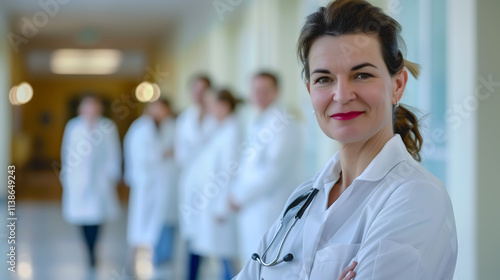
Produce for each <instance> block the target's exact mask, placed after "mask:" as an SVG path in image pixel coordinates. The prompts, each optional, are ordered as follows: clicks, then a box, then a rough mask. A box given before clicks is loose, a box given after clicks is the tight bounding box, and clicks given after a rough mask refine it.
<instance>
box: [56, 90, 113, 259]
mask: <svg viewBox="0 0 500 280" xmlns="http://www.w3.org/2000/svg"><path fill="white" fill-rule="evenodd" d="M78 113H79V116H78V117H76V118H74V119H71V120H70V121H69V122H68V124H67V125H66V128H65V130H64V136H63V142H62V148H61V163H62V169H61V174H60V177H61V178H60V179H61V184H62V186H63V197H62V210H63V216H64V218H65V219H66V221H67V222H68V223H70V224H75V225H79V226H81V227H82V231H83V234H84V237H85V241H86V244H87V248H88V252H89V257H90V258H89V260H90V265H91V266H92V267H94V266H95V264H96V258H95V249H94V248H95V243H96V240H97V236H98V232H99V227H100V225H101V224H103V223H104V222H106V221H109V220H111V219H114V218H116V217H117V216H118V215H119V212H120V207H119V201H118V196H117V194H116V186H117V184H118V182H119V180H120V178H121V148H120V138H119V136H118V130H117V129H116V125H115V124H114V123H113V121H111V120H110V119H107V118H105V117H102V115H101V114H102V103H101V100H100V99H99V98H98V97H97V96H95V95H91V94H89V95H86V96H84V97H83V98H82V101H81V103H80V105H79V107H78Z"/></svg>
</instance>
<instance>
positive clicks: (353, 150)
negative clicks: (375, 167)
mask: <svg viewBox="0 0 500 280" xmlns="http://www.w3.org/2000/svg"><path fill="white" fill-rule="evenodd" d="M386 130H387V129H386ZM393 135H394V134H393V131H392V128H391V130H390V131H381V132H380V133H377V134H376V135H374V136H373V137H371V138H370V139H368V140H367V141H364V142H356V143H348V144H341V145H340V149H339V155H340V166H341V169H342V176H341V180H342V181H341V182H340V183H342V185H341V186H342V187H341V188H342V189H343V190H345V189H347V188H348V187H349V186H350V185H351V184H352V182H353V181H354V179H356V178H357V177H358V176H360V175H361V174H362V173H363V171H365V169H366V167H368V165H369V164H370V162H372V160H373V159H374V158H375V156H377V154H378V153H379V152H380V150H382V148H383V147H384V145H385V144H386V143H387V141H389V140H390V139H391V138H392V137H393Z"/></svg>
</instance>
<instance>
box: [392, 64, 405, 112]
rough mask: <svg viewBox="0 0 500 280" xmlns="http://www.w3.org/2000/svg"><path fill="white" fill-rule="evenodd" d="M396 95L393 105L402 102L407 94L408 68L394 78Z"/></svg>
mask: <svg viewBox="0 0 500 280" xmlns="http://www.w3.org/2000/svg"><path fill="white" fill-rule="evenodd" d="M393 79H394V95H393V98H392V104H394V105H396V104H397V103H398V101H400V100H401V98H402V97H403V94H404V92H405V88H406V83H407V82H408V70H407V69H406V67H403V69H402V70H401V71H400V72H399V73H397V74H396V75H395V76H394V78H393Z"/></svg>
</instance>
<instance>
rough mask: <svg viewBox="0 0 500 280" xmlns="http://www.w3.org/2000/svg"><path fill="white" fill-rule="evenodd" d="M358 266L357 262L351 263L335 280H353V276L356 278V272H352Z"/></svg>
mask: <svg viewBox="0 0 500 280" xmlns="http://www.w3.org/2000/svg"><path fill="white" fill-rule="evenodd" d="M357 265H358V263H357V262H352V264H351V265H350V266H348V267H346V268H345V269H344V270H343V271H342V273H341V274H340V276H339V278H337V280H351V279H354V276H356V272H354V269H355V268H356V266H357Z"/></svg>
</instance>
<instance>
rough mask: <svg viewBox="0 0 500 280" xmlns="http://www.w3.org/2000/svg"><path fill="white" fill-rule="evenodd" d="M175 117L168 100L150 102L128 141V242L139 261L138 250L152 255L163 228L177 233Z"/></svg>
mask: <svg viewBox="0 0 500 280" xmlns="http://www.w3.org/2000/svg"><path fill="white" fill-rule="evenodd" d="M171 116H172V114H171V110H170V104H169V103H168V101H166V100H164V99H159V100H157V101H155V102H153V103H148V104H147V105H146V109H145V114H144V115H143V116H141V117H140V118H138V119H137V120H135V121H134V122H133V123H132V125H131V126H130V128H129V130H128V132H127V134H126V135H125V139H124V151H125V180H126V182H127V184H128V185H129V186H130V199H129V214H128V229H127V241H128V243H129V246H130V247H131V248H132V249H133V251H134V255H135V257H136V261H137V257H138V256H139V255H137V253H138V251H137V250H145V251H146V252H149V253H152V250H153V248H154V247H155V246H156V244H157V243H158V242H159V239H160V233H161V232H162V229H163V228H164V227H167V228H169V229H170V231H173V227H174V226H175V222H176V216H177V215H176V209H177V206H176V198H177V194H176V191H175V190H176V187H177V168H176V164H175V161H174V137H175V136H174V135H175V121H174V119H173V118H172V117H171ZM169 236H172V234H170V235H169ZM170 249H172V248H170ZM151 255H152V254H149V256H151ZM149 260H151V259H149ZM134 269H135V268H134ZM136 272H137V271H136Z"/></svg>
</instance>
